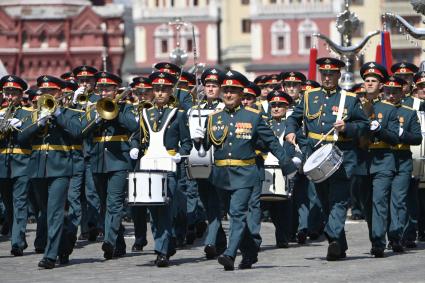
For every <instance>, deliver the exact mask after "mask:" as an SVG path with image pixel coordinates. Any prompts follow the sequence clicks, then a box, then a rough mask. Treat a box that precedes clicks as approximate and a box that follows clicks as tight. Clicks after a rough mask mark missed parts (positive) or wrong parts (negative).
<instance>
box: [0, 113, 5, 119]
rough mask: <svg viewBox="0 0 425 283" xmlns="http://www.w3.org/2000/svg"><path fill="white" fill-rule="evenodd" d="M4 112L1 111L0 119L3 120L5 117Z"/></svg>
mask: <svg viewBox="0 0 425 283" xmlns="http://www.w3.org/2000/svg"><path fill="white" fill-rule="evenodd" d="M4 114H5V113H4V112H0V120H3V118H4Z"/></svg>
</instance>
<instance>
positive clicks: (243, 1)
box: [241, 0, 249, 5]
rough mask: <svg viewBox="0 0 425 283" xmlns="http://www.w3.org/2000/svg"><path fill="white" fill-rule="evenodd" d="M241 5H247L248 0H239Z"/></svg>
mask: <svg viewBox="0 0 425 283" xmlns="http://www.w3.org/2000/svg"><path fill="white" fill-rule="evenodd" d="M241 3H242V5H249V0H241Z"/></svg>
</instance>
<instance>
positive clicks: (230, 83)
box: [221, 79, 244, 88]
mask: <svg viewBox="0 0 425 283" xmlns="http://www.w3.org/2000/svg"><path fill="white" fill-rule="evenodd" d="M221 86H236V87H242V88H243V87H244V86H243V85H242V83H241V82H240V81H238V80H228V79H226V80H224V81H223V83H222V84H221Z"/></svg>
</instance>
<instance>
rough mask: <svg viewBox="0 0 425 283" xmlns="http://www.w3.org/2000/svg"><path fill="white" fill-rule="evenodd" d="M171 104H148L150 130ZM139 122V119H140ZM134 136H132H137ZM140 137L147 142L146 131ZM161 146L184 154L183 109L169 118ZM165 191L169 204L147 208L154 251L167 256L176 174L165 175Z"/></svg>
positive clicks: (186, 143)
mask: <svg viewBox="0 0 425 283" xmlns="http://www.w3.org/2000/svg"><path fill="white" fill-rule="evenodd" d="M172 109H173V107H167V106H165V107H164V108H162V109H159V108H157V107H152V108H150V109H148V110H147V116H148V121H145V120H144V119H143V121H144V123H149V124H150V126H151V128H152V129H153V130H154V131H159V130H160V129H161V125H162V123H163V122H165V120H166V119H167V117H168V115H169V114H170V112H171V110H172ZM141 121H142V120H141ZM142 129H147V128H146V125H142ZM137 136H138V135H136V137H137ZM140 137H141V138H145V139H146V140H147V141H149V136H148V132H147V131H142V135H141V136H140ZM164 146H165V148H166V149H167V151H168V153H169V154H170V155H175V154H176V153H177V152H178V153H179V154H180V155H187V154H188V153H189V152H190V150H191V148H192V143H191V140H190V135H189V129H188V128H187V118H186V115H185V114H184V112H183V111H179V112H177V114H176V115H175V116H174V117H173V119H172V120H171V123H170V124H169V126H168V128H167V130H166V131H165V137H164ZM167 182H168V190H169V195H170V203H169V204H168V205H165V206H153V207H149V212H150V214H151V217H152V231H153V235H154V240H155V247H154V249H155V252H156V253H158V254H162V255H170V254H172V253H174V251H173V249H174V248H175V247H173V245H172V244H170V241H171V235H172V218H173V217H175V216H176V211H177V207H176V205H175V201H174V195H175V191H176V186H177V183H176V174H175V173H169V174H168V179H167Z"/></svg>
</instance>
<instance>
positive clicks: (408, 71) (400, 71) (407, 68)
mask: <svg viewBox="0 0 425 283" xmlns="http://www.w3.org/2000/svg"><path fill="white" fill-rule="evenodd" d="M418 70H419V68H418V67H416V66H415V65H414V64H412V63H407V62H400V63H397V64H394V65H392V66H391V72H393V74H394V76H397V77H399V78H401V79H403V80H405V81H406V84H405V85H404V86H403V97H402V102H401V103H402V104H403V105H406V106H409V107H411V108H414V109H415V110H418V109H419V108H420V105H419V104H418V105H414V104H416V103H420V104H422V102H420V101H415V99H414V97H413V96H412V89H413V77H414V75H415V73H416V72H418Z"/></svg>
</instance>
